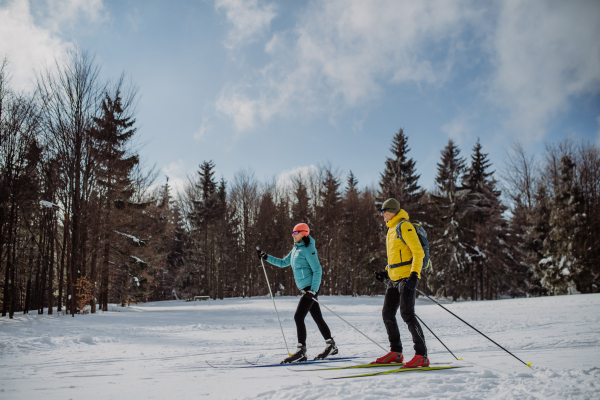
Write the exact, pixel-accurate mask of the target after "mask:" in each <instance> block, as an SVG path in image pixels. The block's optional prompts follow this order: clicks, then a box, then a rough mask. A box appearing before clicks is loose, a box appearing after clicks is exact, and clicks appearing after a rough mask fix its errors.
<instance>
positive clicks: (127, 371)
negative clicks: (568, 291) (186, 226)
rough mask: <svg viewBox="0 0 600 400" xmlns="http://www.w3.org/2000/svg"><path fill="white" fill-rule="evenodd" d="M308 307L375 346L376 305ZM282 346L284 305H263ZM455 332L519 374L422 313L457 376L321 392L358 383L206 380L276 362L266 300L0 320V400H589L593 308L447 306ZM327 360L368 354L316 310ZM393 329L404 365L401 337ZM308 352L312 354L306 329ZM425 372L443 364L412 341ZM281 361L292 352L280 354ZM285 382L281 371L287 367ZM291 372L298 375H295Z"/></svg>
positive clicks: (340, 302) (598, 366)
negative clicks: (332, 354) (329, 341)
mask: <svg viewBox="0 0 600 400" xmlns="http://www.w3.org/2000/svg"><path fill="white" fill-rule="evenodd" d="M319 300H320V301H321V302H322V303H323V304H325V305H327V306H328V307H330V308H331V309H332V310H333V311H335V312H336V313H338V314H339V315H340V316H342V317H343V318H344V319H346V320H347V321H348V322H350V323H351V324H353V325H354V326H356V327H357V328H358V329H360V330H362V331H363V332H364V333H365V334H366V335H368V336H369V337H371V338H373V339H374V340H376V341H377V342H378V343H380V344H381V345H383V346H384V347H387V346H386V334H385V328H384V326H383V322H382V321H381V306H382V303H383V297H382V296H375V297H346V296H321V297H320V298H319ZM276 302H277V308H278V310H279V313H280V316H281V322H282V324H283V328H284V331H285V334H286V338H287V342H288V344H289V345H290V346H295V343H296V337H295V325H294V320H293V315H294V311H295V309H296V305H297V302H298V297H277V298H276ZM445 307H447V308H448V309H450V310H451V311H452V312H454V313H456V314H457V315H459V316H460V317H462V318H463V319H465V320H466V321H467V322H469V323H471V324H472V325H474V326H475V327H476V328H478V329H479V330H481V331H482V332H483V333H485V334H487V335H488V336H490V337H491V338H492V339H494V340H495V341H496V342H498V343H499V344H501V345H502V346H504V347H505V348H507V349H508V350H510V351H511V352H512V353H513V354H515V355H516V356H517V357H519V358H521V359H522V360H524V361H525V362H530V361H531V362H533V366H532V367H531V368H527V367H526V366H524V365H523V364H521V363H520V362H519V361H517V360H516V359H514V358H513V357H511V356H510V355H509V354H507V353H505V352H504V351H502V350H501V349H499V348H498V347H496V346H494V345H493V344H492V343H491V342H489V341H487V340H486V339H485V338H483V337H482V336H480V335H479V334H477V333H476V332H475V331H473V330H471V329H470V328H469V327H467V326H466V325H464V324H463V323H462V322H460V321H459V320H457V319H456V318H454V317H453V316H452V315H450V314H449V313H447V312H446V311H444V310H443V309H442V308H440V307H439V306H437V305H435V304H432V303H431V302H429V301H428V300H426V299H421V298H420V299H418V300H417V306H416V309H417V314H418V315H419V316H420V317H421V319H423V320H424V321H425V323H427V325H428V326H429V327H430V328H431V329H433V330H434V332H435V333H436V334H437V335H438V336H439V337H440V338H441V339H442V340H443V341H444V343H445V344H446V345H447V346H448V347H449V348H450V349H451V350H452V351H453V352H454V353H455V354H456V355H457V356H458V357H462V358H463V361H459V362H457V363H460V364H461V365H468V366H469V367H467V368H461V369H456V370H446V371H430V372H414V373H405V374H392V375H386V376H380V377H371V378H357V379H350V380H339V381H326V380H322V379H321V377H334V376H341V375H352V374H356V373H359V371H357V370H354V371H320V372H297V371H291V370H290V369H288V368H286V367H276V368H249V369H229V368H219V369H215V368H211V367H209V366H208V365H207V363H206V361H209V362H210V363H212V364H216V365H219V366H227V365H240V364H245V361H244V358H246V359H248V360H250V361H258V362H262V363H266V362H278V361H279V360H281V359H282V358H283V357H285V356H286V350H285V346H284V344H283V339H282V337H281V332H280V330H279V325H278V323H277V317H276V315H275V313H274V310H273V303H272V302H271V299H270V298H269V297H258V298H251V299H242V298H237V299H225V300H216V301H211V302H210V303H209V302H204V303H200V304H194V303H193V302H185V301H176V300H173V301H165V302H155V303H146V304H138V305H132V306H131V307H118V306H116V305H112V304H111V305H110V306H109V311H108V312H105V313H102V312H101V313H97V314H87V315H77V316H75V317H74V318H73V317H70V316H68V315H67V316H65V315H63V314H62V313H61V315H57V313H56V310H55V314H54V315H38V314H37V313H32V314H30V315H23V314H15V318H14V319H12V320H10V319H8V318H6V317H5V318H0V376H2V379H1V380H0V398H2V399H3V400H5V399H6V400H8V399H28V398H43V399H69V398H72V399H81V398H85V399H108V398H115V399H119V398H130V399H152V398H156V399H165V398H207V399H288V400H292V399H361V400H362V399H380V398H399V397H402V398H425V399H438V398H446V399H480V398H494V399H508V398H511V399H512V398H540V399H541V398H556V399H564V398H568V399H592V398H600V361H598V360H600V313H599V312H598V310H599V309H600V294H588V295H574V296H556V297H544V298H527V299H507V300H495V301H479V302H457V303H450V302H447V304H446V305H445ZM323 313H324V316H325V319H326V321H327V323H328V324H329V326H330V328H331V330H332V333H333V335H334V337H335V340H336V343H337V344H338V346H339V348H340V356H349V355H352V356H359V357H364V358H363V359H360V360H353V361H348V362H346V363H345V364H346V365H349V364H354V363H364V362H366V361H370V360H372V359H373V358H375V357H377V356H381V355H382V354H381V353H382V351H381V349H379V348H378V347H376V346H375V345H374V344H373V343H371V342H369V341H368V340H367V339H366V338H364V337H363V336H361V335H360V334H359V333H358V332H356V331H354V330H352V328H350V327H348V326H347V325H346V324H344V322H342V321H341V320H339V319H338V318H337V317H335V316H334V315H332V314H331V313H329V312H328V311H326V310H323ZM398 319H399V320H400V332H401V335H402V339H403V340H404V344H405V356H407V357H412V355H413V351H412V345H411V344H410V337H409V333H408V331H407V329H406V327H405V326H404V324H403V323H402V321H401V319H400V318H399V317H398ZM307 329H308V342H307V345H308V351H309V355H312V356H314V355H316V354H317V353H318V352H320V351H321V350H322V349H323V348H324V341H323V339H322V337H321V336H320V334H319V332H318V330H317V327H316V325H315V323H314V322H313V321H312V319H311V318H310V316H308V317H307ZM425 335H426V340H427V344H428V346H429V353H430V354H429V356H430V358H431V360H432V362H450V361H454V359H453V358H452V356H451V355H450V354H449V353H448V352H447V351H446V350H445V349H444V348H443V346H442V345H441V344H440V343H439V342H437V341H436V340H435V338H434V337H433V336H432V335H431V334H430V333H429V332H428V331H427V330H425ZM290 350H292V348H291V347H290ZM291 368H292V369H293V368H294V367H291ZM295 368H296V369H298V367H295Z"/></svg>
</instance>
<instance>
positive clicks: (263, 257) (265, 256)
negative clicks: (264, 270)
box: [256, 249, 267, 260]
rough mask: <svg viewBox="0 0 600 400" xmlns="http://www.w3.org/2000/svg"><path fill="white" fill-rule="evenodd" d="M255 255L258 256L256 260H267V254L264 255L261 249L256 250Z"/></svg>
mask: <svg viewBox="0 0 600 400" xmlns="http://www.w3.org/2000/svg"><path fill="white" fill-rule="evenodd" d="M256 254H257V255H258V258H262V259H263V260H266V259H267V253H265V252H264V251H262V250H261V249H256Z"/></svg>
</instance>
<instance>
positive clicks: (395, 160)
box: [379, 128, 421, 215]
mask: <svg viewBox="0 0 600 400" xmlns="http://www.w3.org/2000/svg"><path fill="white" fill-rule="evenodd" d="M390 151H391V152H392V154H393V157H392V158H389V157H388V158H387V159H386V161H385V170H384V171H383V173H382V174H381V180H380V182H379V186H380V196H381V199H382V201H385V200H386V199H388V198H395V199H396V200H398V201H399V202H400V204H401V206H402V208H404V209H405V210H407V211H409V215H410V210H413V209H416V204H415V203H416V200H417V199H418V197H419V196H420V194H421V192H420V187H419V185H418V183H417V182H418V180H419V177H420V175H417V174H416V168H415V165H416V162H415V161H414V160H413V159H412V158H409V157H408V153H409V152H410V149H409V148H408V138H407V137H406V135H405V134H404V130H402V128H401V129H400V130H398V133H396V135H394V138H393V139H392V147H391V148H390Z"/></svg>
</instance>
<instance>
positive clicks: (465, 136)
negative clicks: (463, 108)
mask: <svg viewBox="0 0 600 400" xmlns="http://www.w3.org/2000/svg"><path fill="white" fill-rule="evenodd" d="M469 120H470V117H468V116H466V115H459V116H457V117H455V118H454V119H452V121H450V122H448V123H447V124H445V125H444V126H442V132H444V133H446V134H447V135H448V137H449V138H450V139H453V140H454V142H455V143H456V144H457V145H458V146H460V145H462V144H464V143H465V141H467V140H469V139H470V137H471V125H470V123H469Z"/></svg>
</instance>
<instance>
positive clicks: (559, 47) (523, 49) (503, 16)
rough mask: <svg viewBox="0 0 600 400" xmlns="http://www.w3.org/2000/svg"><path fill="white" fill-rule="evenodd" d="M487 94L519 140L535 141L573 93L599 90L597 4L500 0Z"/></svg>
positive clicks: (599, 26) (599, 15)
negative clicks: (501, 109) (507, 116)
mask: <svg viewBox="0 0 600 400" xmlns="http://www.w3.org/2000/svg"><path fill="white" fill-rule="evenodd" d="M500 4H501V10H500V14H499V17H498V22H497V29H496V30H495V33H494V34H493V37H492V42H491V44H492V51H493V54H494V60H493V61H494V66H495V68H496V72H495V75H494V77H493V82H492V91H491V97H492V98H493V99H494V100H495V101H497V104H500V105H501V106H503V107H505V108H506V109H508V110H509V111H510V113H511V119H510V121H509V125H510V126H511V127H512V128H514V129H515V130H516V134H518V135H519V137H520V139H521V140H530V141H531V140H532V141H535V140H539V139H541V138H542V137H543V136H544V134H545V128H546V125H547V123H548V122H550V121H551V119H552V118H553V117H554V116H556V115H557V114H558V113H560V112H563V111H565V110H566V109H567V108H568V106H569V101H570V100H571V99H572V98H573V97H577V96H580V95H586V94H590V93H597V92H598V90H600V73H599V71H600V40H598V38H599V37H600V23H598V21H599V17H600V3H599V2H597V1H593V0H592V1H565V2H563V1H526V0H511V1H504V2H501V3H500Z"/></svg>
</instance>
